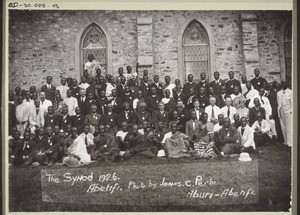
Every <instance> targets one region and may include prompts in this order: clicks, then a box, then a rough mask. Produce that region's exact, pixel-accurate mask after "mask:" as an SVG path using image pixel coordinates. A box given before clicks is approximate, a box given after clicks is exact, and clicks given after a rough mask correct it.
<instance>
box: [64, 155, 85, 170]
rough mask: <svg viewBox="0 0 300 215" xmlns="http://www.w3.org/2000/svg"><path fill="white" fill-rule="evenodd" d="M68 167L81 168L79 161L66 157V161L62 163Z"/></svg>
mask: <svg viewBox="0 0 300 215" xmlns="http://www.w3.org/2000/svg"><path fill="white" fill-rule="evenodd" d="M63 162H64V163H65V164H66V165H67V166H68V167H79V166H81V163H80V161H79V160H78V159H77V158H74V157H71V156H69V157H67V158H66V159H64V161H63Z"/></svg>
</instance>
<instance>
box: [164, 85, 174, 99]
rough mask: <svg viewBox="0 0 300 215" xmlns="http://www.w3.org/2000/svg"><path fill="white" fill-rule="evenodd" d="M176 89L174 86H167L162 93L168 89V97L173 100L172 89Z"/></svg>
mask: <svg viewBox="0 0 300 215" xmlns="http://www.w3.org/2000/svg"><path fill="white" fill-rule="evenodd" d="M175 87H176V85H175V84H169V85H168V86H167V87H166V88H165V89H164V92H165V91H166V90H167V89H168V90H170V97H171V98H173V89H174V88H175Z"/></svg>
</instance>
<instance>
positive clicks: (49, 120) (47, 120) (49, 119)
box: [45, 114, 59, 127]
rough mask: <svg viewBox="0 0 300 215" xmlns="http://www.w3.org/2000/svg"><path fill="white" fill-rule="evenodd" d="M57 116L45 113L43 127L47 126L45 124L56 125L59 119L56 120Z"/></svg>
mask: <svg viewBox="0 0 300 215" xmlns="http://www.w3.org/2000/svg"><path fill="white" fill-rule="evenodd" d="M58 118H59V116H57V115H54V114H53V115H52V116H50V115H48V114H47V115H45V127H47V126H52V127H53V126H55V125H58V124H59V122H58V121H59V120H58Z"/></svg>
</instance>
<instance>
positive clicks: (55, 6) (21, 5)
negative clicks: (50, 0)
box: [8, 2, 59, 9]
mask: <svg viewBox="0 0 300 215" xmlns="http://www.w3.org/2000/svg"><path fill="white" fill-rule="evenodd" d="M8 8H52V9H59V5H58V4H47V3H19V2H10V3H8Z"/></svg>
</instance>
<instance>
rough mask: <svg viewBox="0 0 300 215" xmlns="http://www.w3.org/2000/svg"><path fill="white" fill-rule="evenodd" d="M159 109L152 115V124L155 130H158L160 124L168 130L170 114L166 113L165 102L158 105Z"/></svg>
mask: <svg viewBox="0 0 300 215" xmlns="http://www.w3.org/2000/svg"><path fill="white" fill-rule="evenodd" d="M158 109H159V110H155V111H154V112H153V113H152V122H153V124H154V126H155V129H157V128H158V122H162V123H163V125H164V128H168V125H169V112H168V111H165V104H164V103H163V102H159V103H158Z"/></svg>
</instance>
